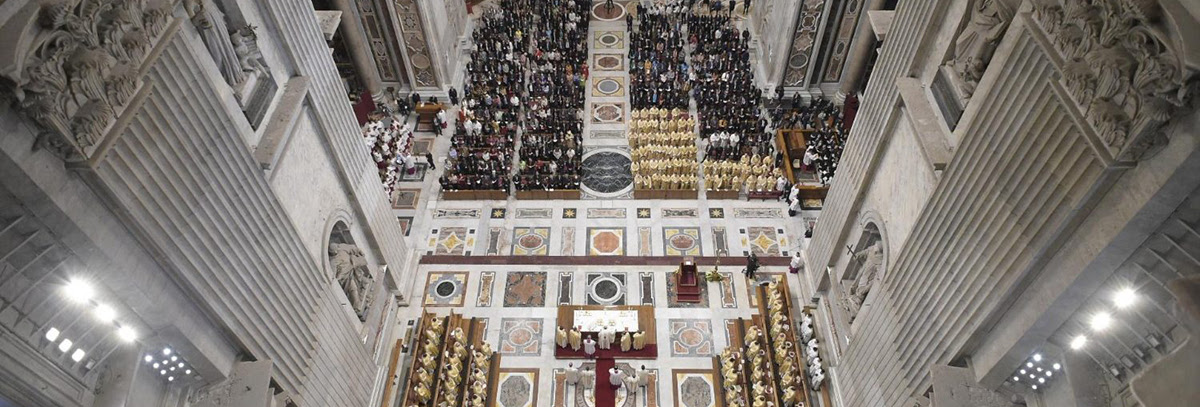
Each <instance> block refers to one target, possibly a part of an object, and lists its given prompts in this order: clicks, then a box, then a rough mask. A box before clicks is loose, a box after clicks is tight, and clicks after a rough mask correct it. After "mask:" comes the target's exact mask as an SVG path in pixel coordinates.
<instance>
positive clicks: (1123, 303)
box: [1112, 287, 1137, 308]
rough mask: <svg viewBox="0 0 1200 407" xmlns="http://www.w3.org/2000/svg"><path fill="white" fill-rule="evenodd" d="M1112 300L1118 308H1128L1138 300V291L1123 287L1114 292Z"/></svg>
mask: <svg viewBox="0 0 1200 407" xmlns="http://www.w3.org/2000/svg"><path fill="white" fill-rule="evenodd" d="M1112 301H1113V305H1116V306H1117V308H1127V307H1129V306H1130V305H1133V303H1134V302H1137V291H1134V290H1133V288H1129V287H1125V288H1122V289H1120V290H1118V291H1117V292H1115V293H1113V297H1112Z"/></svg>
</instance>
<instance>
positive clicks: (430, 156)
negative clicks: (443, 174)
mask: <svg viewBox="0 0 1200 407" xmlns="http://www.w3.org/2000/svg"><path fill="white" fill-rule="evenodd" d="M425 161H426V162H428V163H429V169H431V170H436V169H437V165H435V164H434V163H433V161H434V160H433V153H431V152H428V151H426V152H425Z"/></svg>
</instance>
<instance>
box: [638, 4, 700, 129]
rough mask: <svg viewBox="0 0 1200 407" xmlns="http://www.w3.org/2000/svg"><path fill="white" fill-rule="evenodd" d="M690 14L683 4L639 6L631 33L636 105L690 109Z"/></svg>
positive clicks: (640, 107) (640, 106) (644, 107)
mask: <svg viewBox="0 0 1200 407" xmlns="http://www.w3.org/2000/svg"><path fill="white" fill-rule="evenodd" d="M689 14H690V12H689V10H688V8H687V7H684V6H682V5H680V4H672V5H664V4H656V5H652V6H650V7H645V6H643V5H642V4H641V3H639V4H638V6H637V15H638V19H637V25H636V26H634V30H633V32H632V33H631V34H630V42H629V61H630V64H629V83H630V89H632V91H631V92H630V96H629V99H630V102H631V103H632V104H633V109H648V108H651V107H658V108H664V109H687V108H688V94H687V92H688V90H690V89H691V84H690V83H689V82H688V73H689V69H688V64H687V58H686V54H685V52H684V50H683V41H684V38H683V34H682V32H683V26H684V24H685V23H686V22H687V16H688V15H689Z"/></svg>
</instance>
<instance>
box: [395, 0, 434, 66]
mask: <svg viewBox="0 0 1200 407" xmlns="http://www.w3.org/2000/svg"><path fill="white" fill-rule="evenodd" d="M395 5H396V18H397V20H398V21H399V23H400V37H401V38H402V39H403V43H404V50H405V52H406V53H407V54H408V64H409V66H410V67H411V68H412V76H413V81H414V85H415V86H419V87H438V86H439V85H438V83H439V82H438V78H437V72H436V71H435V70H434V67H433V61H434V60H433V56H432V55H431V53H430V50H429V42H428V41H429V40H428V37H427V36H426V34H425V23H424V22H423V21H422V20H421V11H420V10H419V9H418V8H417V1H416V0H395Z"/></svg>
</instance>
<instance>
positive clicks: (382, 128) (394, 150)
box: [362, 115, 416, 197]
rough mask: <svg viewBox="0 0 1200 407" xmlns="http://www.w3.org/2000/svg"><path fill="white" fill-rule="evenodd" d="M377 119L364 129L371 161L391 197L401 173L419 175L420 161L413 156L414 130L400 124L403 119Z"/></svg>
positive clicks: (388, 117)
mask: <svg viewBox="0 0 1200 407" xmlns="http://www.w3.org/2000/svg"><path fill="white" fill-rule="evenodd" d="M375 116H376V117H372V120H371V121H369V122H367V123H366V124H365V125H363V128H362V131H363V141H365V142H366V143H367V148H368V149H370V150H371V158H372V159H374V160H375V165H376V167H378V169H379V180H380V181H381V182H383V188H384V191H386V192H387V194H388V196H389V197H390V196H392V191H394V190H395V189H396V183H397V182H399V181H400V178H401V177H402V173H401V172H402V171H403V172H407V173H412V172H414V171H416V160H415V159H414V158H413V156H412V144H413V132H412V126H411V125H410V124H409V123H407V122H406V123H401V122H400V120H399V119H400V118H403V116H395V117H391V116H389V115H375Z"/></svg>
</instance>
